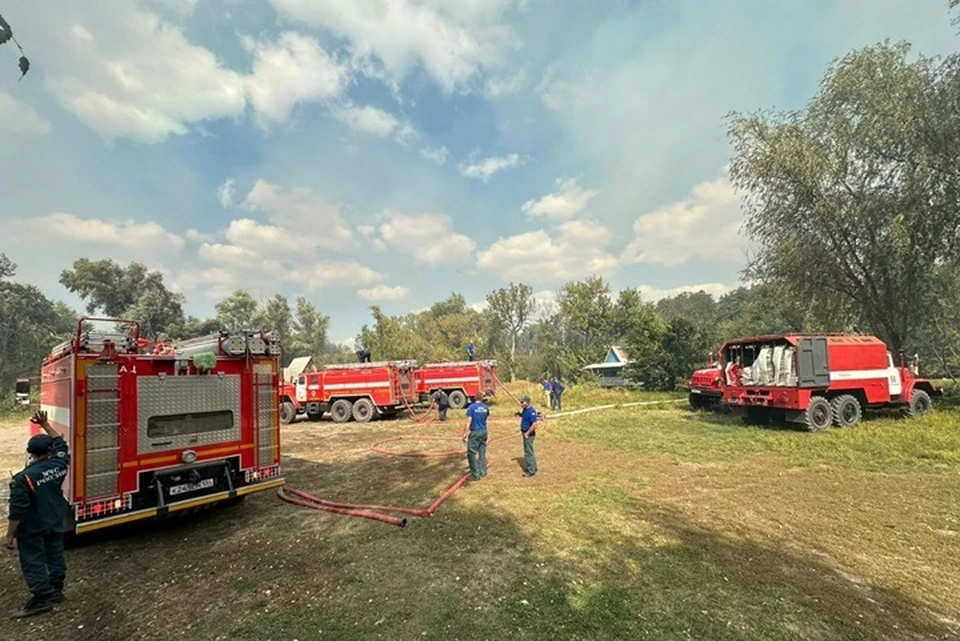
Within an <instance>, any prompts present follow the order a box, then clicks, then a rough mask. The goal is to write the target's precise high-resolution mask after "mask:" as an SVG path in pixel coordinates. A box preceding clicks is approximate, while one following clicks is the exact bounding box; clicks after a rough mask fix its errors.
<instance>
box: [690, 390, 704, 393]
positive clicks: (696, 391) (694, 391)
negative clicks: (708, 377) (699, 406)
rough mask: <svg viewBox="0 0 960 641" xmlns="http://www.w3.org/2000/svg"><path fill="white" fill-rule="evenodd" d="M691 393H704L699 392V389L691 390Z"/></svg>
mask: <svg viewBox="0 0 960 641" xmlns="http://www.w3.org/2000/svg"><path fill="white" fill-rule="evenodd" d="M690 391H691V392H693V393H694V394H702V393H703V392H701V391H700V390H698V389H692V390H690Z"/></svg>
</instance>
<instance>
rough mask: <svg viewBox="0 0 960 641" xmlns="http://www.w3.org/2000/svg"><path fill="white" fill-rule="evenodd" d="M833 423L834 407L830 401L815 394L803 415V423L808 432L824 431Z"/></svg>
mask: <svg viewBox="0 0 960 641" xmlns="http://www.w3.org/2000/svg"><path fill="white" fill-rule="evenodd" d="M832 423H833V409H832V408H831V407H830V401H828V400H827V399H825V398H824V397H822V396H814V397H813V398H811V399H810V404H809V405H807V411H806V412H804V415H803V424H804V425H805V426H806V427H807V431H808V432H822V431H823V430H825V429H827V428H828V427H830V425H831V424H832Z"/></svg>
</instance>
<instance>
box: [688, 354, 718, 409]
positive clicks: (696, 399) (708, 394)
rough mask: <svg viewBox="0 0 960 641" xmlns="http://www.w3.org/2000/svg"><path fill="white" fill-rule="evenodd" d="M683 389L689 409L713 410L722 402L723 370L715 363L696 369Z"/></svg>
mask: <svg viewBox="0 0 960 641" xmlns="http://www.w3.org/2000/svg"><path fill="white" fill-rule="evenodd" d="M684 388H685V389H686V390H687V395H688V396H687V398H688V400H689V402H690V407H692V408H693V409H695V410H699V409H705V408H713V407H716V406H718V405H720V404H721V403H722V402H723V368H722V367H721V365H720V363H719V362H717V363H715V364H713V365H711V366H710V367H704V368H703V369H698V370H697V371H695V372H694V373H693V374H692V375H691V376H690V379H689V380H688V381H687V383H686V385H684Z"/></svg>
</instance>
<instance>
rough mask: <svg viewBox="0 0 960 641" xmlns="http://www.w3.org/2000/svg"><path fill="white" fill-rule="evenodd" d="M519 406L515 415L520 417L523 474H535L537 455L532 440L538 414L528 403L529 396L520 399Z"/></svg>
mask: <svg viewBox="0 0 960 641" xmlns="http://www.w3.org/2000/svg"><path fill="white" fill-rule="evenodd" d="M520 407H521V410H520V411H519V412H517V416H519V417H520V434H521V435H522V436H523V467H524V472H523V475H524V476H536V475H537V457H536V454H534V451H533V442H534V440H535V439H536V438H537V421H539V420H540V415H539V414H538V413H537V410H536V409H534V407H533V406H532V405H531V404H530V397H529V396H524V397H522V398H521V399H520Z"/></svg>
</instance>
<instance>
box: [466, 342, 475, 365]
mask: <svg viewBox="0 0 960 641" xmlns="http://www.w3.org/2000/svg"><path fill="white" fill-rule="evenodd" d="M476 351H477V349H476V348H475V347H474V346H473V341H471V342H469V343H467V360H468V361H473V359H474V357H475V356H476Z"/></svg>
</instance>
